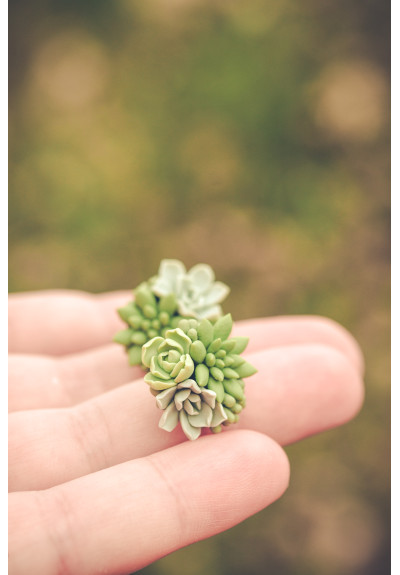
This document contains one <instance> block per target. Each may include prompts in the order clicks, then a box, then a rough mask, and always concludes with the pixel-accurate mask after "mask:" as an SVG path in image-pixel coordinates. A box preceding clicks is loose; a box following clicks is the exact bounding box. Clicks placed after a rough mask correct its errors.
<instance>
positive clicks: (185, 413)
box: [156, 379, 227, 440]
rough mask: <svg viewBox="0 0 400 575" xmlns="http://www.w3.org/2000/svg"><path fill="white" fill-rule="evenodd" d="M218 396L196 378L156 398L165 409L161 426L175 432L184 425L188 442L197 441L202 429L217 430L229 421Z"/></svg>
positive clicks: (169, 389) (171, 388)
mask: <svg viewBox="0 0 400 575" xmlns="http://www.w3.org/2000/svg"><path fill="white" fill-rule="evenodd" d="M216 397H217V394H216V393H215V392H214V391H211V390H210V389H205V388H204V387H200V386H199V385H197V383H196V382H195V380H194V379H186V380H185V381H182V382H181V383H178V385H176V386H174V387H170V388H168V389H165V390H164V391H161V392H160V393H158V394H157V396H156V403H157V406H158V407H159V408H160V409H162V410H164V413H163V414H162V416H161V419H160V422H159V427H161V428H162V429H165V431H172V430H173V429H175V427H176V426H177V425H178V423H180V424H181V427H182V430H183V432H184V434H185V435H186V437H187V438H188V439H191V440H195V439H197V438H198V437H199V436H200V433H201V428H202V427H216V426H218V425H220V424H221V423H223V422H224V421H226V419H227V415H226V413H225V411H224V408H223V406H222V405H221V403H219V402H218V401H216Z"/></svg>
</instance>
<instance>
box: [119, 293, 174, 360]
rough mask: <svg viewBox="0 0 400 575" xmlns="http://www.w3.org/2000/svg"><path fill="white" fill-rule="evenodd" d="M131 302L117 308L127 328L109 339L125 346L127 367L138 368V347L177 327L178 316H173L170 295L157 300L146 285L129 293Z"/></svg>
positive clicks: (140, 350) (172, 298)
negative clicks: (131, 295)
mask: <svg viewBox="0 0 400 575" xmlns="http://www.w3.org/2000/svg"><path fill="white" fill-rule="evenodd" d="M133 295H134V301H131V302H129V303H127V304H126V305H125V306H124V307H121V308H119V309H118V314H119V316H120V318H121V319H122V320H123V321H124V322H125V323H126V324H127V325H128V327H127V328H126V329H123V330H121V331H119V332H118V333H117V334H115V336H114V338H113V340H114V341H115V342H117V343H120V344H122V345H124V346H125V347H126V350H127V353H128V359H129V364H130V365H140V364H141V359H142V346H143V344H145V343H146V342H148V341H149V340H151V339H153V338H154V337H156V336H163V335H165V333H166V331H167V330H169V329H171V328H174V327H176V326H177V325H178V322H179V320H181V319H182V316H181V315H178V313H177V309H178V306H177V301H176V297H175V295H174V294H168V295H166V296H161V297H157V296H156V295H154V293H153V292H152V291H151V289H150V287H149V285H148V283H147V282H143V283H141V284H140V285H139V286H138V287H137V288H136V289H134V290H133Z"/></svg>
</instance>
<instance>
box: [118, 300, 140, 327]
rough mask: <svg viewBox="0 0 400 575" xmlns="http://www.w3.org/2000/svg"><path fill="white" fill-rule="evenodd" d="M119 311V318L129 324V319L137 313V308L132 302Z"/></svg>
mask: <svg viewBox="0 0 400 575" xmlns="http://www.w3.org/2000/svg"><path fill="white" fill-rule="evenodd" d="M117 311H118V315H119V317H120V318H121V319H122V320H124V321H125V322H128V319H129V318H130V317H131V316H132V315H134V314H135V312H136V311H137V307H136V305H135V303H134V302H133V301H130V302H129V303H127V304H126V305H124V307H120V308H119V309H118V310H117Z"/></svg>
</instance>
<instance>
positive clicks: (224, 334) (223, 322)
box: [214, 313, 233, 341]
mask: <svg viewBox="0 0 400 575" xmlns="http://www.w3.org/2000/svg"><path fill="white" fill-rule="evenodd" d="M232 326H233V320H232V316H231V314H230V313H228V314H226V315H224V316H223V317H220V318H219V319H218V320H217V322H216V324H215V325H214V339H216V338H218V337H219V338H221V340H222V341H225V340H226V339H227V338H228V336H229V334H230V333H231V331H232Z"/></svg>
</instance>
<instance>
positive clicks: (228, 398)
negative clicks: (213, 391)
mask: <svg viewBox="0 0 400 575" xmlns="http://www.w3.org/2000/svg"><path fill="white" fill-rule="evenodd" d="M222 403H223V404H224V405H225V406H226V407H229V408H231V409H232V408H233V406H234V405H236V399H235V398H234V397H233V395H229V393H225V395H224V401H223V402H222Z"/></svg>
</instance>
